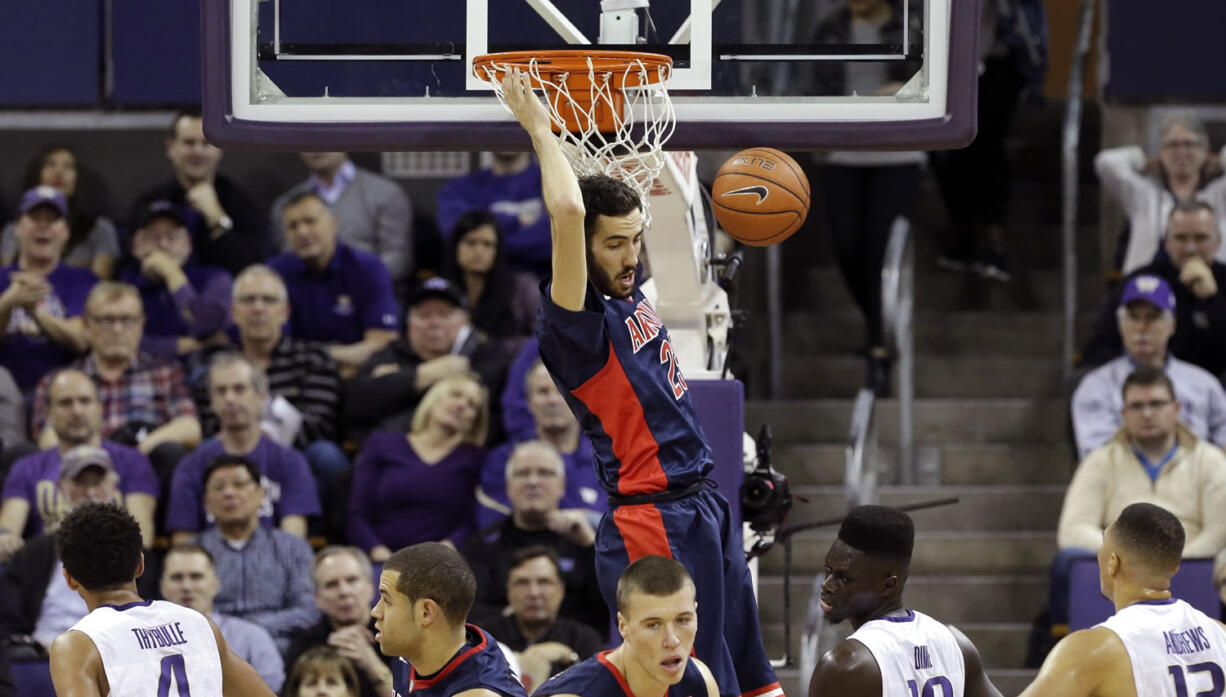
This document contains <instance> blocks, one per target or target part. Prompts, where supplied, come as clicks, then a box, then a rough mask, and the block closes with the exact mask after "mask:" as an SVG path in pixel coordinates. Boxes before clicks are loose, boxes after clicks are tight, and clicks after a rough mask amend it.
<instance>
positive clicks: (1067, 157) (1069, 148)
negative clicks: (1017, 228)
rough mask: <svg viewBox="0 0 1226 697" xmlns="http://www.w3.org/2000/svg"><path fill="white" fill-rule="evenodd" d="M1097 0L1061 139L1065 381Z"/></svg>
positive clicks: (1071, 82)
mask: <svg viewBox="0 0 1226 697" xmlns="http://www.w3.org/2000/svg"><path fill="white" fill-rule="evenodd" d="M1095 4H1096V0H1081V10H1080V12H1079V13H1078V15H1077V45H1076V46H1075V47H1074V55H1073V61H1072V65H1071V66H1070V67H1069V78H1068V103H1067V104H1066V105H1065V112H1064V132H1063V137H1062V140H1063V142H1062V143H1061V148H1060V150H1061V152H1060V158H1061V167H1060V177H1061V180H1062V184H1063V187H1062V191H1061V195H1062V198H1063V201H1062V203H1063V204H1064V205H1063V212H1062V216H1063V235H1062V237H1063V247H1064V343H1063V347H1062V351H1063V353H1062V356H1061V358H1062V359H1063V360H1062V361H1061V362H1062V364H1063V367H1064V382H1065V383H1066V384H1067V383H1068V382H1069V381H1070V380H1071V379H1072V376H1073V353H1074V351H1075V348H1074V342H1075V341H1076V332H1077V195H1078V194H1077V183H1078V182H1077V170H1078V167H1077V150H1078V147H1079V146H1080V145H1081V91H1082V84H1083V82H1084V76H1085V61H1086V56H1088V55H1089V53H1090V29H1091V27H1092V26H1093V24H1094V6H1095Z"/></svg>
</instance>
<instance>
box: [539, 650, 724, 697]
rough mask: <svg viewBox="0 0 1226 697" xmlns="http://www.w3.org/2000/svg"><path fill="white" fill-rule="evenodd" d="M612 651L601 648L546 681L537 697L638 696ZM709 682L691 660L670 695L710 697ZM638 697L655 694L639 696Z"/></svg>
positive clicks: (671, 688) (669, 696)
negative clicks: (707, 696)
mask: <svg viewBox="0 0 1226 697" xmlns="http://www.w3.org/2000/svg"><path fill="white" fill-rule="evenodd" d="M610 653H611V651H601V652H600V653H598V654H596V655H595V656H592V657H591V658H589V659H587V660H586V661H581V662H579V663H576V664H575V665H573V666H571V667H570V668H567V669H566V670H564V671H562V672H561V673H558V674H557V675H555V676H553V677H552V678H550V679H548V680H546V681H545V682H544V683H543V684H542V685H541V686H540V687H538V688H537V690H536V692H533V693H532V695H533V697H548V696H549V695H581V696H582V697H636V696H635V694H634V693H633V692H631V691H630V685H629V683H627V682H626V678H625V676H623V675H622V674H621V671H620V670H618V669H617V666H615V665H613V664H612V663H611V662H609V659H608V655H609V654H610ZM706 694H707V683H706V681H705V680H703V678H702V672H701V671H700V670H698V664H696V663H694V662H693V661H687V662H686V664H685V673H683V674H682V676H681V682H679V683H677V684H676V685H673V686H672V687H669V688H668V697H706ZM638 697H652V696H650V695H639V696H638Z"/></svg>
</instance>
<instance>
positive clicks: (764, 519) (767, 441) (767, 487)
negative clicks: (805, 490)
mask: <svg viewBox="0 0 1226 697" xmlns="http://www.w3.org/2000/svg"><path fill="white" fill-rule="evenodd" d="M770 451H771V427H770V425H769V424H763V425H762V430H761V431H760V432H759V433H758V455H757V458H756V462H755V466H754V470H753V471H752V472H750V473H748V474H746V475H745V481H744V482H743V483H742V484H741V515H742V516H743V517H744V519H745V522H747V523H749V525H750V527H752V528H753V529H754V530H755V531H757V532H773V531H774V530H776V529H777V528H778V527H779V526H781V525H783V521H784V520H786V519H787V517H788V511H790V510H792V493H791V491H790V490H789V488H788V478H787V476H786V475H784V474H782V473H780V472H776V471H775V470H773V469H772V468H771V455H770Z"/></svg>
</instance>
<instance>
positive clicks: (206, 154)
mask: <svg viewBox="0 0 1226 697" xmlns="http://www.w3.org/2000/svg"><path fill="white" fill-rule="evenodd" d="M202 123H203V122H202V120H201V118H200V110H199V109H198V108H190V109H184V110H181V111H179V112H178V113H177V114H175V116H174V119H173V120H172V121H171V122H170V130H169V131H168V132H167V134H166V159H168V160H170V165H171V167H172V168H173V170H174V174H173V176H172V177H171V178H170V180H168V181H166V182H165V183H163V184H161V185H159V186H158V187H156V188H154V189H153V190H151V191H148V192H146V193H145V194H143V195H142V196H141V197H140V198H138V199H137V200H136V203H135V205H133V207H132V215H131V218H130V219H131V220H132V221H133V223H132V226H131V229H133V230H135V229H137V228H138V227H140V226H139V225H138V224H136V222H135V221H136V220H137V219H138V216H139V214H140V212H141V211H143V210H145V209H146V207H147V206H148V205H149V204H150V203H151V202H153V201H170V202H171V203H173V204H175V205H177V206H180V207H182V209H183V212H184V216H185V217H186V219H187V220H186V222H187V230H188V232H189V233H191V238H192V248H193V249H194V250H195V255H196V261H198V262H200V263H201V264H204V265H206V266H216V267H219V268H222V269H225V270H226V271H227V272H229V274H230V275H231V276H234V275H235V274H237V273H238V272H239V271H242V270H243V269H244V268H245V267H246V266H247V265H249V264H255V263H257V262H261V261H263V260H264V259H266V258H267V257H268V255H269V254H270V253H271V252H272V240H271V239H270V237H269V235H268V224H267V221H266V220H265V219H264V216H263V214H262V213H261V212H260V209H259V208H258V207H257V206H256V205H255V203H254V202H252V200H251V199H250V198H249V197H248V196H247V194H246V193H245V192H243V191H242V190H241V189H240V188H238V186H237V185H235V184H234V182H233V181H231V180H230V179H229V178H228V177H226V175H224V174H221V173H220V172H218V171H217V165H218V164H220V162H221V154H222V153H221V149H220V148H217V147H216V146H213V145H210V144H209V142H208V141H207V140H205V139H204V126H203V125H202Z"/></svg>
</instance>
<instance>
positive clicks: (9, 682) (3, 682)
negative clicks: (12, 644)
mask: <svg viewBox="0 0 1226 697" xmlns="http://www.w3.org/2000/svg"><path fill="white" fill-rule="evenodd" d="M0 697H18V695H17V686H16V685H15V684H13V669H12V667H11V666H9V656H8V654H7V653H5V652H3V651H0Z"/></svg>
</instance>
